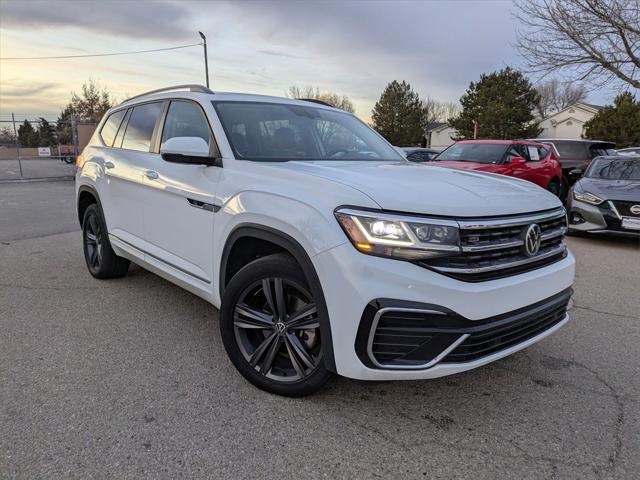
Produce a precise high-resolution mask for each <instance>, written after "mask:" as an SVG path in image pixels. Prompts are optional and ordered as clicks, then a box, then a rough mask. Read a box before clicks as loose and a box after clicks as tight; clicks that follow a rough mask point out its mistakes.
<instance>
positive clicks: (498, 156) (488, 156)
mask: <svg viewBox="0 0 640 480" xmlns="http://www.w3.org/2000/svg"><path fill="white" fill-rule="evenodd" d="M506 150H507V145H498V144H492V143H454V144H453V145H451V146H450V147H449V148H447V149H446V150H445V151H444V152H442V153H441V154H439V155H438V156H437V157H436V160H455V161H457V162H476V163H499V162H500V160H502V157H503V156H504V152H505V151H506Z"/></svg>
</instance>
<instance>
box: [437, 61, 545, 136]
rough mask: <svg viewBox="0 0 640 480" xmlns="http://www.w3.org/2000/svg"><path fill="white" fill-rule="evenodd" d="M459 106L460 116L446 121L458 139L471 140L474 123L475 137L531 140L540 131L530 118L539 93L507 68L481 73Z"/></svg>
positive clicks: (532, 118)
mask: <svg viewBox="0 0 640 480" xmlns="http://www.w3.org/2000/svg"><path fill="white" fill-rule="evenodd" d="M460 103H461V104H462V111H461V112H460V115H458V116H457V117H455V118H451V119H449V123H450V124H451V126H452V127H453V128H455V129H456V130H457V132H458V135H459V138H460V139H472V138H473V131H474V120H475V121H476V122H477V138H495V139H513V138H530V137H537V136H538V135H539V134H540V132H541V129H540V128H539V127H538V124H537V122H536V121H535V117H534V115H533V112H534V110H535V108H536V107H537V105H538V104H539V94H538V92H536V90H535V89H534V88H533V86H532V85H531V83H530V82H529V80H527V79H526V78H524V77H523V75H522V74H521V73H520V72H518V71H517V70H514V69H512V68H510V67H507V68H505V69H503V70H500V71H499V72H493V73H489V74H482V75H481V76H480V80H479V81H478V82H471V84H470V85H469V88H468V89H467V91H466V93H465V94H464V95H463V96H462V97H461V98H460Z"/></svg>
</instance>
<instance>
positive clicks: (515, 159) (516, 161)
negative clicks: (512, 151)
mask: <svg viewBox="0 0 640 480" xmlns="http://www.w3.org/2000/svg"><path fill="white" fill-rule="evenodd" d="M509 163H510V164H511V165H524V164H525V163H527V161H526V160H525V158H524V157H513V158H512V159H511V161H510V162H509Z"/></svg>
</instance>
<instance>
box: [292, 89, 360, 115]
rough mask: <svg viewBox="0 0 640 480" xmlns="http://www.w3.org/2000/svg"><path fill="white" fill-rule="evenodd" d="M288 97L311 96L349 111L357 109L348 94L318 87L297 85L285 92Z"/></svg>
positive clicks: (353, 111) (352, 111)
mask: <svg viewBox="0 0 640 480" xmlns="http://www.w3.org/2000/svg"><path fill="white" fill-rule="evenodd" d="M285 95H286V96H287V97H288V98H310V99H314V100H320V101H322V102H325V103H328V104H329V105H332V106H334V107H336V108H340V109H342V110H344V111H346V112H349V113H355V111H356V109H355V108H354V107H353V103H352V102H351V100H349V97H347V96H346V95H342V96H340V95H338V94H337V93H333V92H320V89H319V88H318V87H312V86H309V85H307V86H305V87H302V88H301V87H297V86H295V85H293V86H291V87H289V90H288V91H287V92H286V93H285Z"/></svg>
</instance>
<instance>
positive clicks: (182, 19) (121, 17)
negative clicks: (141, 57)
mask: <svg viewBox="0 0 640 480" xmlns="http://www.w3.org/2000/svg"><path fill="white" fill-rule="evenodd" d="M190 15H191V13H190V10H188V9H186V8H184V6H182V5H181V4H180V3H168V2H165V1H158V2H153V3H152V2H145V1H138V2H132V1H123V0H111V1H103V2H88V1H69V0H66V1H56V2H53V1H43V0H32V1H15V2H3V4H2V27H3V28H8V29H21V30H22V29H25V28H77V29H83V30H87V31H89V32H100V33H106V34H113V35H118V36H126V37H130V38H137V39H145V38H151V39H165V40H184V39H193V38H194V37H195V36H196V35H197V34H196V32H195V31H193V29H192V28H190V27H189V26H188V20H189V17H190Z"/></svg>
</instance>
